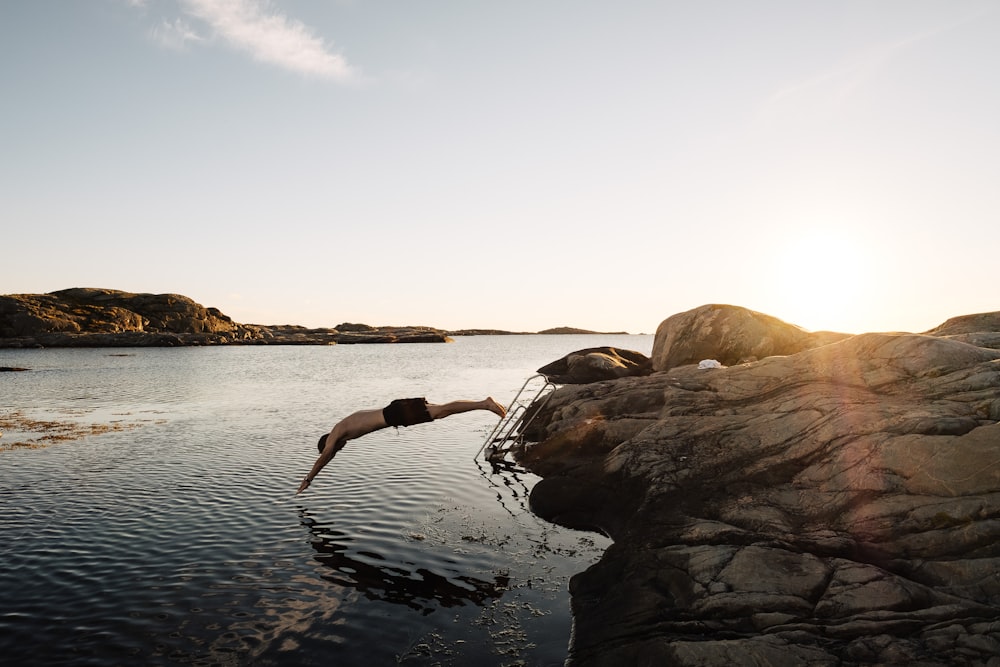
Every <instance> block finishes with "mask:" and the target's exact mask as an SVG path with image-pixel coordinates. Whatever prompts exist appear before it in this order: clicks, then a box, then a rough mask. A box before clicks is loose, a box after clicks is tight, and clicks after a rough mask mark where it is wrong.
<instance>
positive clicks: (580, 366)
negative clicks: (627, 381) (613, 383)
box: [538, 347, 651, 384]
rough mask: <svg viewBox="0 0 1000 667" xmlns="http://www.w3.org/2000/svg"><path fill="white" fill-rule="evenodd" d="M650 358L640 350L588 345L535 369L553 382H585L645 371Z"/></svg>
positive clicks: (642, 373)
mask: <svg viewBox="0 0 1000 667" xmlns="http://www.w3.org/2000/svg"><path fill="white" fill-rule="evenodd" d="M650 370H651V368H650V360H649V357H647V356H646V355H644V354H643V353H642V352H636V351H635V350H622V349H618V348H615V347H589V348H587V349H585V350H577V351H576V352H571V353H569V354H567V355H566V356H565V357H563V358H562V359H559V360H557V361H553V362H552V363H550V364H546V365H545V366H542V367H541V368H539V369H538V372H539V373H541V374H542V375H544V376H545V377H547V378H548V379H549V380H551V381H552V382H555V383H556V384H587V383H589V382H597V381H599V380H612V379H616V378H622V377H626V376H629V375H647V374H649V372H650Z"/></svg>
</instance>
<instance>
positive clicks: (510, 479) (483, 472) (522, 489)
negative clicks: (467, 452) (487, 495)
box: [476, 459, 531, 518]
mask: <svg viewBox="0 0 1000 667" xmlns="http://www.w3.org/2000/svg"><path fill="white" fill-rule="evenodd" d="M488 465H489V470H487V469H486V467H485V466H483V464H482V462H481V461H479V460H478V459H477V460H476V467H477V468H479V475H480V477H482V478H483V479H484V480H486V484H487V485H488V486H489V488H491V489H496V493H497V503H499V505H500V507H502V508H503V509H504V511H505V512H507V514H509V515H511V516H512V517H514V518H517V517H518V516H520V515H522V514H524V513H526V512H528V511H529V509H528V494H529V493H531V489H530V488H528V485H527V484H526V483H525V482H524V481H523V480H522V479H521V478H520V477H519V476H518V473H525V471H524V470H521V469H519V468H517V467H516V466H515V465H514V464H512V463H509V462H507V461H491V462H490V463H489V464H488ZM497 477H499V478H500V479H501V480H503V484H504V486H505V487H506V489H504V488H503V487H501V486H500V485H499V484H497V483H496V481H494V480H495V479H496V478H497ZM505 494H509V495H510V496H511V498H513V501H514V502H515V503H516V504H517V507H516V508H515V509H511V508H510V507H508V505H507V503H508V499H507V498H505Z"/></svg>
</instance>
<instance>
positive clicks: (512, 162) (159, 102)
mask: <svg viewBox="0 0 1000 667" xmlns="http://www.w3.org/2000/svg"><path fill="white" fill-rule="evenodd" d="M998 34H1000V3H997V2H995V1H994V0H937V1H933V2H929V1H924V0H837V1H836V2H834V1H830V2H820V1H815V2H813V1H809V2H803V1H802V0H760V1H755V2H746V1H744V0H738V1H737V0H731V1H728V2H724V1H718V0H705V1H703V2H690V1H684V2H674V1H671V0H657V1H646V0H629V1H626V2H609V1H604V2H594V1H590V0H542V1H539V0H531V1H529V2H524V1H519V0H511V1H507V2H484V1H481V0H480V1H477V0H453V1H447V0H426V1H424V2H414V1H413V0H408V1H399V0H384V1H383V2H366V1H364V0H329V1H323V2H317V1H315V0H313V1H306V0H288V1H280V0H270V1H266V0H77V1H69V0H60V1H56V0H30V1H29V0H22V1H18V0H0V94H2V100H3V104H2V112H0V221H2V232H0V294H23V293H28V294H40V293H45V292H51V291H55V290H59V289H65V288H69V287H99V288H109V289H119V290H124V291H128V292H151V293H177V294H183V295H185V296H189V297H191V298H192V299H194V300H195V301H197V302H198V303H201V304H203V305H205V306H214V307H216V308H219V309H220V310H221V311H222V312H224V313H225V314H227V315H229V316H230V317H232V318H233V319H234V320H236V321H238V322H243V323H256V324H299V325H304V326H310V327H321V326H322V327H332V326H336V325H337V324H339V323H341V322H361V323H366V324H371V325H426V326H433V327H438V328H441V329H447V330H453V329H464V328H490V329H503V330H508V331H539V330H543V329H546V328H550V327H557V326H572V327H580V328H584V329H591V330H595V331H628V332H630V333H653V332H655V330H656V328H657V326H658V325H659V324H660V323H661V322H662V321H663V320H664V319H666V318H667V317H669V316H671V315H673V314H676V313H680V312H683V311H687V310H689V309H692V308H696V307H698V306H701V305H704V304H710V303H726V304H732V305H737V306H743V307H746V308H750V309H753V310H757V311H760V312H763V313H766V314H769V315H773V316H775V317H778V318H781V319H782V320H785V321H786V322H790V323H793V324H797V325H799V326H801V327H804V328H806V329H808V330H813V331H815V330H835V331H842V332H846V333H862V332H867V331H912V332H920V331H925V330H928V329H930V328H932V327H934V326H936V325H938V324H940V323H941V322H943V321H945V320H946V319H948V318H950V317H953V316H958V315H965V314H972V313H979V312H988V311H996V310H1000V298H998V296H997V294H998V293H997V290H996V282H997V275H998V274H997V269H996V257H997V252H996V248H997V244H998V241H1000V232H998V229H1000V227H998V224H997V223H998V219H1000V215H998V213H1000V187H998V184H1000V122H998V120H997V119H1000V76H998V67H1000V40H998V39H997V38H996V35H998Z"/></svg>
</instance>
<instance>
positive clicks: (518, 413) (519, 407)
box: [474, 373, 556, 459]
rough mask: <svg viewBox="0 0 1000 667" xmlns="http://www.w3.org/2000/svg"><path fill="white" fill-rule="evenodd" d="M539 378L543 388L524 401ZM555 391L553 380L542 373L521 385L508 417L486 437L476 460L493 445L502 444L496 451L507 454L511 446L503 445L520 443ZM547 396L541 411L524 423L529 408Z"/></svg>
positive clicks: (502, 419) (511, 403) (498, 423)
mask: <svg viewBox="0 0 1000 667" xmlns="http://www.w3.org/2000/svg"><path fill="white" fill-rule="evenodd" d="M539 378H542V379H543V380H544V382H543V383H542V386H541V387H540V388H539V389H538V391H536V392H535V393H534V395H532V396H530V398H529V397H525V398H523V399H522V398H521V395H522V394H524V393H525V391H526V390H528V385H529V384H531V383H532V382H537V381H538V379H539ZM555 389H556V384H555V383H554V382H552V381H551V380H549V378H548V377H547V376H545V375H543V374H541V373H538V374H536V375H532V376H531V377H529V378H528V379H527V380H525V381H524V384H523V385H521V389H520V390H519V391H518V392H517V394H516V395H515V396H514V400H513V401H511V402H510V406H509V408H508V410H507V414H506V416H504V417H503V418H501V419H500V420H499V421H498V422H497V425H496V426H494V427H493V430H492V431H490V433H489V435H487V436H486V440H484V441H483V444H482V446H481V447H480V448H479V451H477V452H476V455H475V457H474V459H478V458H479V455H480V454H482V453H483V450H484V449H486V448H487V447H489V446H490V445H492V444H496V443H500V444H499V445H498V446H497V450H496V451H503V452H506V451H507V450H509V449H510V446H504V444H503V443H507V442H508V441H510V440H514V441H515V442H520V441H521V439H522V438H523V434H524V429H525V428H527V427H528V425H529V424H531V422H532V421H534V419H535V417H537V416H538V413H539V412H540V411H541V408H542V407H544V405H545V403H547V402H548V398H549V397H550V396H551V395H552V392H553V391H554V390H555ZM529 393H530V392H529ZM545 394H547V395H546V396H545V402H543V403H542V404H541V405H540V406H539V409H538V410H536V411H535V413H534V414H533V415H531V418H530V419H528V421H527V422H524V423H522V421H523V420H524V416H525V414H526V413H527V411H528V408H530V407H531V406H532V405H534V404H535V402H536V401H538V400H539V398H541V397H542V396H543V395H545ZM518 427H520V434H518V433H517V431H518Z"/></svg>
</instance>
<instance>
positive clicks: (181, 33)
mask: <svg viewBox="0 0 1000 667" xmlns="http://www.w3.org/2000/svg"><path fill="white" fill-rule="evenodd" d="M150 34H151V35H152V36H153V39H154V40H156V41H157V42H158V43H159V44H161V45H163V46H165V47H167V48H168V49H175V50H177V51H182V50H184V48H185V47H187V45H188V44H189V43H197V42H203V41H205V38H204V37H202V36H201V35H199V34H198V33H197V32H195V30H194V28H192V27H191V26H190V25H188V23H187V22H185V21H184V20H183V19H175V20H174V21H173V22H170V21H163V22H162V23H161V24H160V25H158V26H157V27H155V28H153V29H152V30H150Z"/></svg>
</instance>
